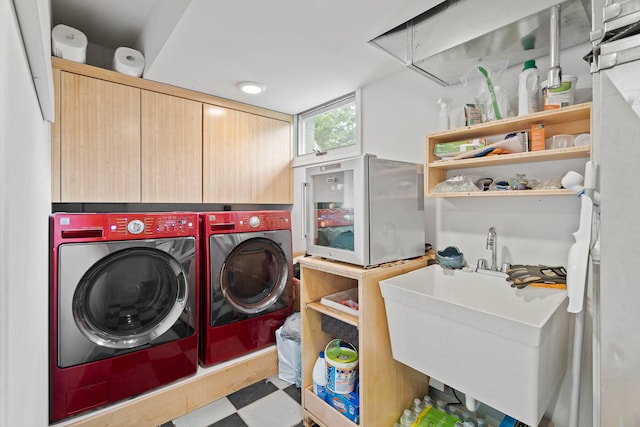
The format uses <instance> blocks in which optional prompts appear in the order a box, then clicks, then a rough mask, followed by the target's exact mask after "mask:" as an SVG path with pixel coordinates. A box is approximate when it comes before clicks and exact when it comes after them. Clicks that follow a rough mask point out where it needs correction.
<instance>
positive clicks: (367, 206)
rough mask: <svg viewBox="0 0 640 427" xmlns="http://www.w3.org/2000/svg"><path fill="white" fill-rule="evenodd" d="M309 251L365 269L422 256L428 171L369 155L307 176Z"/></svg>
mask: <svg viewBox="0 0 640 427" xmlns="http://www.w3.org/2000/svg"><path fill="white" fill-rule="evenodd" d="M304 189H305V191H304V195H303V197H304V202H303V203H304V218H303V225H304V230H305V236H306V251H307V254H309V255H318V256H321V257H324V258H328V259H333V260H337V261H343V262H347V263H351V264H357V265H361V266H371V265H378V264H382V263H385V262H391V261H397V260H401V259H409V258H415V257H418V256H422V255H424V248H425V236H424V229H425V218H424V167H423V165H422V164H416V163H409V162H400V161H395V160H384V159H379V158H377V157H376V156H374V155H369V154H365V155H362V156H358V157H353V158H349V159H345V160H341V161H336V162H330V163H323V164H320V165H316V166H312V167H309V168H307V170H306V182H305V184H304Z"/></svg>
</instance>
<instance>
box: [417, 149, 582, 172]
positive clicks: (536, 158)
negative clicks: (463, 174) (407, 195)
mask: <svg viewBox="0 0 640 427" xmlns="http://www.w3.org/2000/svg"><path fill="white" fill-rule="evenodd" d="M590 156H591V146H586V147H569V148H556V149H552V150H543V151H529V152H526V153H513V154H501V155H498V156H488V157H478V158H471V159H461V160H440V161H435V162H431V163H429V164H428V165H427V167H428V168H429V169H445V170H449V169H467V168H477V167H482V166H500V165H512V164H519V163H532V162H547V161H551V160H567V159H575V158H580V157H587V158H588V157H590Z"/></svg>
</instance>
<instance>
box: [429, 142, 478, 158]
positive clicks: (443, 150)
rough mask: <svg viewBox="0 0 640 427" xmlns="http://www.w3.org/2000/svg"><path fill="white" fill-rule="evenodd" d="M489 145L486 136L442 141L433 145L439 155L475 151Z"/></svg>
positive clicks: (446, 155)
mask: <svg viewBox="0 0 640 427" xmlns="http://www.w3.org/2000/svg"><path fill="white" fill-rule="evenodd" d="M486 145H487V141H486V140H485V139H484V138H475V139H465V140H464V141H454V142H441V143H438V144H436V145H435V146H434V147H433V154H435V155H436V156H438V157H453V156H456V155H458V154H460V153H464V152H466V151H473V150H475V149H477V148H482V147H485V146H486Z"/></svg>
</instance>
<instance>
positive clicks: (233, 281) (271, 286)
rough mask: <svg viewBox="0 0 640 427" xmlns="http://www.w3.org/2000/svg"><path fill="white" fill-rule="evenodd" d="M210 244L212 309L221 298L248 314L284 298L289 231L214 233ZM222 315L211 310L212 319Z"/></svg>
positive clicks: (288, 279) (288, 278)
mask: <svg viewBox="0 0 640 427" xmlns="http://www.w3.org/2000/svg"><path fill="white" fill-rule="evenodd" d="M211 245H212V246H211V288H212V295H213V304H212V307H211V308H212V311H214V310H216V308H220V304H216V300H218V299H220V298H221V299H223V300H224V303H223V304H225V303H226V304H229V305H231V306H232V307H233V309H235V310H237V311H238V312H240V313H244V314H248V315H251V314H255V313H261V312H263V311H265V310H267V309H269V308H270V307H272V306H273V305H274V304H275V303H276V302H278V301H279V299H281V297H283V298H284V296H283V293H284V291H285V289H287V285H289V284H290V283H291V276H292V271H291V263H292V262H291V255H287V254H290V253H291V235H290V233H289V231H270V232H263V233H244V234H228V235H213V236H211ZM220 303H222V301H220ZM222 311H224V310H222ZM221 315H222V313H217V315H216V313H213V312H212V315H211V319H212V322H215V319H216V318H218V317H221Z"/></svg>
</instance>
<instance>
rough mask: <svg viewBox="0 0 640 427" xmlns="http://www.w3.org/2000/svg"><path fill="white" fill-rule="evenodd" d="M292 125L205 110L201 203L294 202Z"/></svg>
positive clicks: (211, 108)
mask: <svg viewBox="0 0 640 427" xmlns="http://www.w3.org/2000/svg"><path fill="white" fill-rule="evenodd" d="M291 132H292V125H291V123H290V122H287V121H283V120H278V119H273V118H269V117H264V116H260V115H256V114H252V113H247V112H243V111H238V110H234V109H229V108H223V107H218V106H213V105H206V104H205V105H204V107H203V170H204V175H203V201H204V202H215V203H274V204H291V203H293V168H292V162H293V146H292V143H291Z"/></svg>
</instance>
